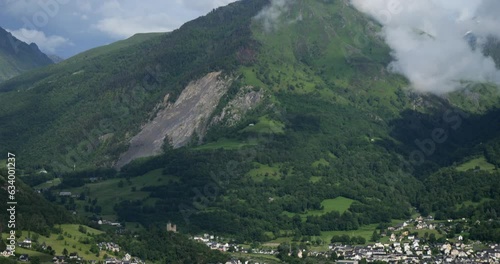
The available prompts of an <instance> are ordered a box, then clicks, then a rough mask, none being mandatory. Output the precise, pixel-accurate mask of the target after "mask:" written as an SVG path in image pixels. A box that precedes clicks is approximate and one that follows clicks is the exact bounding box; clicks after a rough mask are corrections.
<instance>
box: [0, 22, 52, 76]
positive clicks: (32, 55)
mask: <svg viewBox="0 0 500 264" xmlns="http://www.w3.org/2000/svg"><path fill="white" fill-rule="evenodd" d="M52 63H53V62H52V60H51V59H50V58H49V57H47V55H45V54H44V53H43V52H41V51H40V50H39V49H38V46H37V45H36V44H34V43H32V44H29V45H28V44H26V43H24V42H22V41H20V40H18V39H17V38H15V37H14V36H12V34H11V33H9V32H7V31H6V30H4V29H3V28H0V82H1V81H5V80H8V79H10V78H12V77H14V76H17V75H19V74H21V73H23V72H26V71H29V70H31V69H35V68H38V67H42V66H46V65H50V64H52Z"/></svg>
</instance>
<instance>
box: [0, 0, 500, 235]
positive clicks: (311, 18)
mask: <svg viewBox="0 0 500 264" xmlns="http://www.w3.org/2000/svg"><path fill="white" fill-rule="evenodd" d="M268 4H269V1H266V0H258V1H250V0H243V1H239V2H235V3H233V4H230V5H228V6H226V7H223V8H219V9H216V10H214V11H212V12H210V13H209V14H208V15H206V16H204V17H200V18H198V19H196V20H193V21H191V22H188V23H187V24H185V25H183V26H182V27H181V28H179V29H178V30H175V31H173V32H170V33H168V34H153V35H147V36H139V37H138V36H136V37H135V38H132V39H129V40H126V41H124V42H119V43H116V44H112V45H110V46H106V47H102V48H99V49H96V50H92V51H88V52H86V53H82V54H80V55H78V56H76V57H74V58H71V59H68V60H66V61H64V62H61V63H60V64H57V65H53V66H50V67H46V68H43V69H40V70H37V71H33V72H30V73H27V74H24V75H22V76H19V77H17V78H14V79H11V80H9V81H7V82H5V83H3V84H0V122H1V123H2V124H4V125H2V126H1V127H0V152H1V151H4V150H9V151H11V152H16V153H19V156H21V157H22V159H20V161H19V162H20V166H23V167H24V168H25V169H26V170H27V171H28V173H27V174H30V175H31V176H27V177H25V178H24V180H25V181H26V182H28V183H29V184H30V185H31V186H33V187H34V188H36V189H40V190H42V191H43V194H44V195H45V197H46V198H48V199H49V200H51V201H53V202H56V203H59V204H62V205H64V206H65V207H66V208H67V209H68V210H71V211H78V212H79V213H80V214H82V215H84V216H86V217H88V218H89V219H93V220H97V219H100V218H109V219H116V220H117V221H120V222H122V223H127V224H128V225H134V226H137V227H145V228H152V227H155V226H163V225H164V224H165V223H166V222H168V221H172V222H174V223H176V224H178V226H179V229H180V230H182V232H186V233H192V234H194V233H201V232H213V233H216V234H220V235H224V236H228V237H231V238H234V239H235V240H236V241H237V242H239V243H252V242H264V241H269V240H272V239H280V238H291V237H293V239H294V240H296V241H299V240H301V239H303V240H304V241H308V238H310V237H311V236H318V237H319V236H322V235H323V234H325V233H326V234H331V232H334V231H353V230H356V229H358V228H360V227H362V226H366V225H374V226H378V225H380V226H385V225H388V224H389V223H391V222H392V221H397V220H401V219H407V218H409V217H410V216H411V215H413V214H415V213H421V214H422V215H424V216H427V215H429V214H432V215H434V216H435V217H436V218H437V219H439V220H444V219H447V218H460V217H470V218H472V219H475V220H489V219H496V217H495V215H496V213H497V212H499V210H500V208H499V206H500V203H499V198H500V197H499V193H498V182H499V181H498V179H499V177H500V174H499V171H498V165H499V164H500V159H499V158H500V154H499V153H498V147H497V146H498V144H499V142H500V134H499V132H498V131H500V130H499V125H500V122H499V115H498V111H499V110H498V107H497V106H498V103H499V100H500V96H499V95H500V94H499V92H498V91H499V90H498V87H496V86H495V85H493V84H479V83H469V84H468V86H467V87H466V88H465V89H463V90H461V91H458V92H454V93H450V94H446V95H440V96H436V95H432V94H425V93H418V92H415V91H413V90H412V89H411V87H410V84H409V82H408V80H406V79H405V77H404V76H401V75H398V74H394V73H392V72H390V71H388V70H387V67H388V64H389V63H390V62H391V60H392V59H393V58H392V57H391V51H390V49H389V47H388V46H387V45H386V44H385V43H384V40H383V39H382V37H381V36H380V34H379V33H380V25H379V24H378V23H376V22H375V21H373V20H372V19H370V18H368V17H366V16H365V15H363V14H361V13H360V12H358V11H357V10H356V9H354V8H353V7H352V6H350V5H349V4H348V3H347V1H319V0H303V1H292V2H291V3H289V4H287V5H285V6H283V7H282V9H281V11H280V12H281V14H280V16H278V17H277V18H276V17H274V16H271V19H270V18H268V17H266V16H265V12H264V13H263V12H262V10H267V9H266V8H268ZM263 14H264V15H263ZM219 71H220V72H222V73H221V76H222V77H221V78H223V79H224V78H225V79H224V80H227V79H230V80H232V82H231V85H230V87H228V89H227V92H226V93H225V94H224V95H223V96H222V99H221V100H220V102H219V103H218V105H217V106H216V107H215V108H214V109H210V111H213V112H211V113H210V115H208V116H210V118H209V120H204V121H206V122H205V123H207V124H208V125H207V126H206V127H205V128H206V129H204V130H202V131H200V132H203V134H198V135H194V136H193V137H192V140H191V141H189V142H188V143H187V144H185V145H183V146H181V147H179V146H176V147H178V148H175V149H174V148H173V147H172V146H171V144H170V143H171V142H172V141H171V140H169V136H170V135H165V134H161V135H162V136H164V137H165V140H164V145H163V152H164V153H163V154H162V155H158V156H154V157H148V158H142V159H138V160H135V161H132V162H131V163H129V164H127V165H125V166H123V167H121V170H120V171H115V170H114V169H113V167H114V165H115V164H116V161H117V160H118V159H119V157H120V155H122V154H123V153H125V152H126V150H127V149H128V147H129V144H130V142H131V139H132V138H133V137H134V136H135V135H137V134H138V133H139V131H140V130H141V129H142V128H144V127H145V126H144V125H145V124H147V123H148V122H150V121H151V120H153V119H154V118H155V117H156V115H157V113H161V111H162V110H164V109H171V108H170V107H172V105H175V104H176V99H177V98H178V97H180V95H181V94H182V92H183V89H184V88H185V87H187V86H188V84H190V83H192V82H196V81H198V80H200V79H201V77H203V76H206V75H207V74H210V73H213V72H219ZM255 94H258V95H259V96H260V97H259V98H261V100H255V101H256V103H253V104H249V106H248V107H247V108H245V111H243V110H241V109H243V108H244V107H243V105H244V104H243V103H241V102H240V101H244V102H245V99H247V98H252V97H251V96H250V95H255ZM188 98H191V97H188ZM242 98H243V99H242ZM191 100H193V101H196V100H197V97H196V98H194V99H193V98H191ZM199 100H202V99H199ZM247 101H250V99H249V100H247ZM257 101H258V102H257ZM193 105H195V104H193ZM186 108H189V107H186ZM186 111H189V110H186ZM240 113H244V114H240ZM21 117H22V119H21ZM185 125H186V126H188V125H190V124H185ZM157 132H158V133H163V132H162V131H161V129H159V130H158V131H157ZM42 168H43V169H46V170H47V171H48V172H49V173H48V175H47V176H46V178H44V180H47V181H50V182H52V183H53V182H56V180H57V181H60V184H59V182H58V184H48V183H47V184H44V183H43V181H39V179H40V178H36V177H32V176H33V173H34V172H36V171H37V170H40V169H42ZM60 191H71V192H72V193H74V194H78V195H79V198H78V199H63V198H61V197H58V196H57V195H55V194H57V193H58V192H60ZM495 221H497V220H495ZM495 221H493V220H492V223H489V224H488V223H487V222H483V226H481V225H479V226H477V227H476V228H477V229H474V230H472V231H471V233H470V235H471V237H473V236H475V235H476V236H482V237H485V236H488V235H489V234H485V232H484V230H485V229H486V228H491V229H493V230H498V227H497V225H496V224H497V222H495ZM484 223H487V224H484ZM486 225H491V226H486ZM328 232H330V233H328ZM490 234H491V235H489V237H488V238H487V239H488V240H491V241H498V237H497V236H496V235H495V234H498V233H495V232H491V233H490Z"/></svg>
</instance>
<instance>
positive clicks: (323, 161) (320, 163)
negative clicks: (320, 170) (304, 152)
mask: <svg viewBox="0 0 500 264" xmlns="http://www.w3.org/2000/svg"><path fill="white" fill-rule="evenodd" d="M319 165H323V166H330V162H328V161H327V160H326V159H323V158H321V159H319V160H317V161H315V162H313V164H312V166H313V167H314V168H317V167H319Z"/></svg>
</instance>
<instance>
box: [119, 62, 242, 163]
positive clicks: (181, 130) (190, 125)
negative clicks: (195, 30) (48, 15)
mask: <svg viewBox="0 0 500 264" xmlns="http://www.w3.org/2000/svg"><path fill="white" fill-rule="evenodd" d="M232 81H233V80H232V79H231V78H229V77H225V78H224V77H222V75H221V72H212V73H209V74H207V75H206V76H204V77H203V78H201V79H199V80H197V81H194V82H191V83H190V84H189V85H188V86H187V87H186V88H185V89H184V90H183V91H182V93H181V95H180V96H179V98H178V99H177V100H176V102H175V103H174V104H171V103H170V104H168V103H166V102H165V100H167V99H168V98H169V97H168V95H166V96H165V98H166V99H165V100H164V101H163V106H164V108H163V109H162V110H160V111H159V112H158V113H157V115H156V117H155V118H154V119H153V120H152V121H150V122H148V123H147V124H145V125H144V126H143V127H142V130H141V131H140V132H139V133H138V134H137V135H135V136H134V137H133V138H132V139H131V140H130V146H129V149H128V150H127V151H126V152H125V153H123V154H122V155H121V157H120V159H119V160H118V161H117V162H116V164H115V167H116V168H118V169H119V168H121V167H123V166H124V165H126V164H127V163H129V162H131V161H132V160H134V159H137V158H141V157H148V156H152V155H158V154H161V152H162V146H163V142H164V140H165V137H166V136H168V138H169V139H170V141H171V143H172V146H173V147H174V148H179V147H182V146H184V145H186V144H187V143H189V141H190V140H191V137H192V136H193V135H194V134H195V133H196V134H197V135H199V136H203V135H204V134H205V131H206V127H207V125H208V124H209V121H210V120H209V119H210V116H211V115H212V113H213V112H214V110H215V109H216V107H217V105H218V104H219V101H220V99H221V98H222V96H223V95H224V94H225V93H226V92H227V90H228V88H229V86H230V85H231V83H232Z"/></svg>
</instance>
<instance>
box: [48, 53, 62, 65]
mask: <svg viewBox="0 0 500 264" xmlns="http://www.w3.org/2000/svg"><path fill="white" fill-rule="evenodd" d="M48 57H49V59H51V60H52V61H53V62H54V63H59V62H61V61H63V60H64V59H63V58H61V57H59V56H57V55H55V54H51V55H48Z"/></svg>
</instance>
